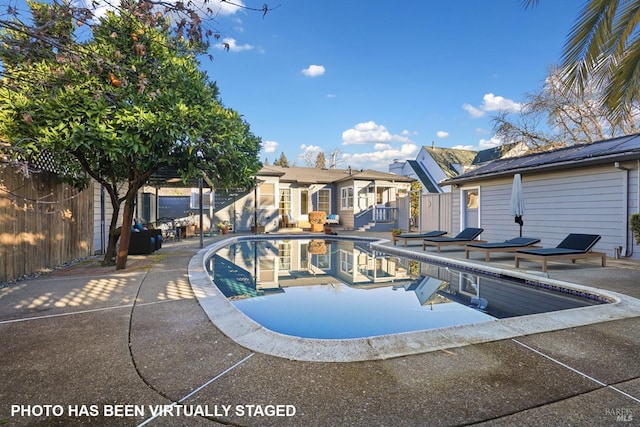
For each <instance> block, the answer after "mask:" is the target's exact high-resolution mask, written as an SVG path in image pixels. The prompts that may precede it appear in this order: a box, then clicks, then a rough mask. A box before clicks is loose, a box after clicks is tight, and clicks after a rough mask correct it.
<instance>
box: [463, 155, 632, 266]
mask: <svg viewBox="0 0 640 427" xmlns="http://www.w3.org/2000/svg"><path fill="white" fill-rule="evenodd" d="M634 174H637V171H634V172H633V173H632V174H631V173H630V179H629V184H630V185H629V187H630V188H629V189H630V190H631V191H633V189H634V188H635V186H637V184H636V185H635V186H633V185H632V182H631V181H634V180H633V179H631V176H632V175H633V176H635V175H634ZM624 176H625V174H624V172H622V171H620V170H617V169H614V168H613V167H612V166H606V167H598V168H591V169H589V170H588V171H587V170H580V171H567V172H557V173H553V174H545V175H532V176H527V175H524V176H523V177H522V187H523V193H524V198H525V214H524V216H523V219H524V227H523V233H522V234H523V236H528V237H538V238H540V239H542V241H541V244H542V245H543V246H545V247H553V246H556V245H557V244H559V243H560V242H561V241H562V239H564V237H566V235H567V234H569V233H589V234H600V235H601V236H602V239H601V240H600V242H599V243H598V244H597V245H596V247H595V250H598V251H603V252H606V253H607V255H609V256H613V255H614V250H615V249H614V248H615V247H617V246H623V247H624V246H625V239H627V232H626V227H628V220H627V213H626V212H624V206H625V198H626V197H627V194H625V191H624V190H625V186H624ZM635 181H636V182H637V179H636V180H635ZM511 185H512V181H511V179H500V180H492V181H487V182H484V183H481V185H480V187H481V192H480V206H481V208H480V209H481V214H480V216H481V226H482V227H483V228H484V229H485V232H484V233H483V235H482V238H483V239H486V240H490V241H500V240H506V239H509V238H512V237H515V236H517V235H518V234H519V226H518V225H517V224H516V223H515V222H514V219H513V217H512V216H511V215H510V214H509V205H510V198H511ZM459 191H460V190H456V194H455V195H454V199H453V202H454V204H458V205H459ZM631 191H630V192H631ZM631 194H633V193H631ZM635 194H636V195H637V191H636V192H635ZM632 198H633V196H632ZM633 203H635V204H637V200H635V199H634V202H633ZM631 209H632V208H631V207H630V208H629V210H631ZM454 215H456V216H457V217H458V218H454V220H457V221H459V208H458V207H456V208H455V210H454Z"/></svg>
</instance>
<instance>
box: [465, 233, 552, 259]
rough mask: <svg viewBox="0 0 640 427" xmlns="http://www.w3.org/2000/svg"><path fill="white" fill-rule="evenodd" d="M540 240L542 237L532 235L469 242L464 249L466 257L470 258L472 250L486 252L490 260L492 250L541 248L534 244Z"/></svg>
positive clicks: (511, 250) (507, 250)
mask: <svg viewBox="0 0 640 427" xmlns="http://www.w3.org/2000/svg"><path fill="white" fill-rule="evenodd" d="M539 241H540V239H534V238H531V237H515V238H513V239H509V240H506V241H504V242H491V243H468V244H467V247H466V249H465V250H464V257H465V258H469V252H471V251H478V252H484V260H485V261H486V262H489V260H490V257H491V253H492V252H516V251H519V250H521V249H526V248H539V246H533V245H535V244H536V243H538V242H539Z"/></svg>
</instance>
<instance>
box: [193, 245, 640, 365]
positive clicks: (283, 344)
mask: <svg viewBox="0 0 640 427" xmlns="http://www.w3.org/2000/svg"><path fill="white" fill-rule="evenodd" d="M315 237H316V238H319V237H318V236H315ZM313 238H314V236H312V235H300V234H284V233H282V234H280V233H279V234H277V235H258V236H256V235H246V236H233V237H229V238H226V239H224V240H220V241H218V242H216V243H214V244H212V245H209V246H207V247H206V248H204V249H201V250H200V251H198V253H197V254H196V255H194V256H193V257H192V258H191V260H190V261H189V268H188V274H189V282H190V284H191V288H192V289H193V291H194V294H195V296H196V298H197V300H198V303H199V304H200V306H201V307H202V308H203V310H204V311H205V313H206V314H207V316H208V317H209V319H210V320H211V322H212V323H213V324H214V325H215V326H216V327H217V328H218V329H220V331H222V332H223V333H224V334H225V335H226V336H228V337H229V338H231V339H232V340H233V341H235V342H236V343H237V344H239V345H241V346H243V347H245V348H248V349H250V350H252V351H255V352H259V353H264V354H268V355H271V356H276V357H282V358H285V359H289V360H298V361H307V362H355V361H365V360H383V359H389V358H394V357H401V356H408V355H412V354H420V353H427V352H431V351H436V350H446V349H448V348H455V347H461V346H465V345H470V344H479V343H484V342H491V341H498V340H503V339H509V338H515V337H520V336H524V335H531V334H536V333H541V332H551V331H555V330H560V329H566V328H571V327H577V326H585V325H590V324H594V323H600V322H606V321H611V320H618V319H625V318H629V317H637V316H638V313H639V312H640V300H639V299H636V298H633V297H630V296H627V295H624V294H619V293H616V292H612V291H608V290H603V289H597V288H593V287H589V286H583V285H579V284H575V283H569V282H566V281H560V280H555V279H550V278H546V277H541V276H539V275H535V274H531V273H526V272H520V271H513V270H506V269H502V268H497V267H492V266H486V265H482V266H480V265H479V264H475V263H473V262H469V261H462V260H457V259H452V258H446V257H441V256H438V255H434V254H431V253H417V252H413V251H410V250H405V249H402V248H398V247H393V246H387V245H385V243H388V242H389V240H386V239H382V240H381V239H375V238H359V237H356V236H345V237H343V236H330V237H329V236H324V235H323V236H321V238H323V239H324V238H330V239H332V240H336V239H337V240H349V241H365V242H368V243H369V245H370V247H371V248H372V249H374V250H377V251H382V252H385V253H390V254H396V255H401V256H406V257H409V258H412V259H418V260H424V261H436V262H437V263H440V264H441V263H446V264H448V265H449V266H452V267H456V268H461V269H465V270H470V271H473V270H474V269H475V270H482V271H483V272H488V273H490V274H492V275H507V276H511V277H517V278H520V279H523V280H530V281H534V282H540V283H546V284H548V285H550V286H556V287H560V288H563V289H568V290H575V291H577V292H587V293H590V294H594V295H598V296H600V297H602V298H603V299H606V300H608V301H611V302H609V303H607V304H600V305H594V306H588V307H580V308H573V309H567V310H562V311H557V312H549V313H540V314H531V315H526V316H519V317H512V318H507V319H495V320H490V321H486V322H481V323H475V324H471V325H460V326H452V327H445V328H438V329H431V330H425V331H414V332H404V333H398V334H391V335H381V336H375V337H367V338H355V339H315V338H300V337H294V336H290V335H285V334H281V333H278V332H274V331H271V330H269V329H267V328H265V327H264V326H262V325H260V324H259V323H257V322H255V321H254V320H252V319H250V318H249V317H247V316H246V315H245V314H243V313H242V312H241V311H240V310H238V309H237V308H236V307H235V306H234V305H233V304H232V303H231V302H229V301H228V300H227V298H226V297H225V296H224V295H223V294H222V292H220V290H219V289H218V287H217V286H216V285H215V284H214V283H213V281H212V280H211V278H210V277H209V274H208V273H207V270H206V267H205V260H206V259H208V258H209V256H210V255H211V254H213V253H214V252H216V251H218V250H220V249H222V248H223V247H225V246H228V245H230V244H232V243H236V242H241V241H247V240H255V239H258V240H282V239H309V240H311V239H313Z"/></svg>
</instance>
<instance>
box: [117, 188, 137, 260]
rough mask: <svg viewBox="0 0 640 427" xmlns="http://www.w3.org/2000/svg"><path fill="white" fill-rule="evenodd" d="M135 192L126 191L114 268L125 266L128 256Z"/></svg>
mask: <svg viewBox="0 0 640 427" xmlns="http://www.w3.org/2000/svg"><path fill="white" fill-rule="evenodd" d="M136 194H137V192H136V191H135V190H133V189H131V188H130V189H129V191H127V196H126V199H125V201H124V209H123V210H122V229H121V230H120V247H119V248H118V259H117V260H116V270H124V269H125V268H127V257H128V256H129V241H130V240H131V224H133V212H134V208H133V205H134V203H135V197H136Z"/></svg>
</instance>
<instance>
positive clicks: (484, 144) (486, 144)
mask: <svg viewBox="0 0 640 427" xmlns="http://www.w3.org/2000/svg"><path fill="white" fill-rule="evenodd" d="M500 144H502V141H500V139H499V138H497V137H495V136H494V137H493V138H491V139H481V140H480V143H479V144H478V146H479V147H480V149H481V150H486V149H487V148H493V147H497V146H498V145H500Z"/></svg>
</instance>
